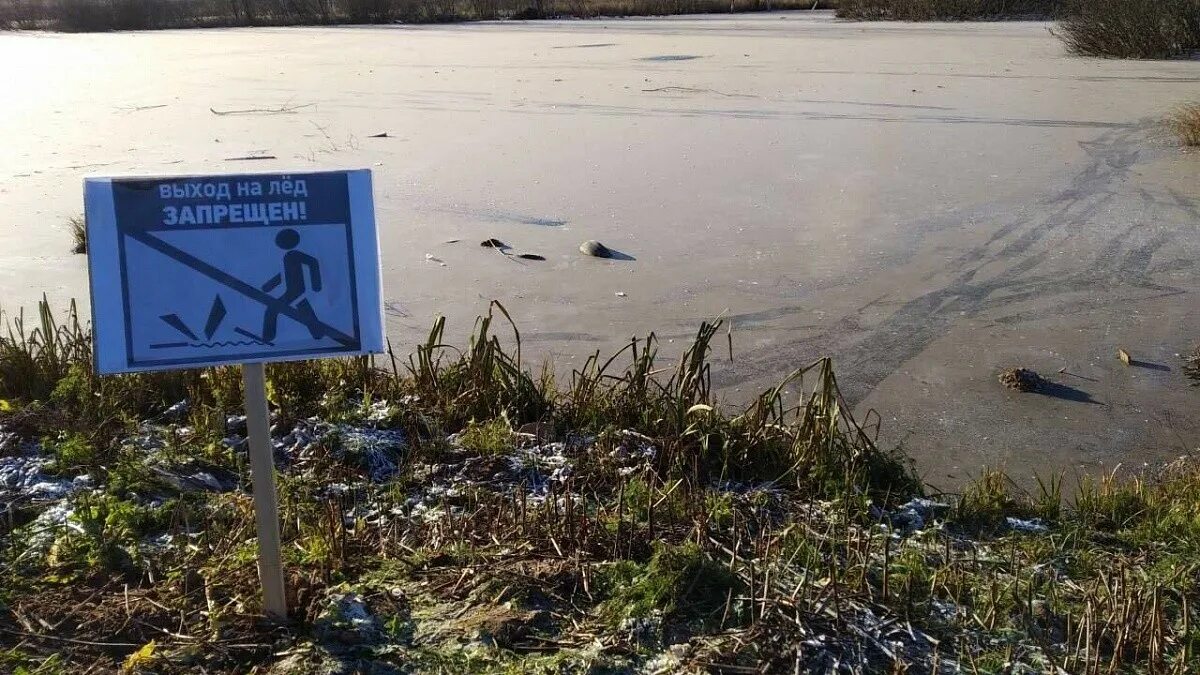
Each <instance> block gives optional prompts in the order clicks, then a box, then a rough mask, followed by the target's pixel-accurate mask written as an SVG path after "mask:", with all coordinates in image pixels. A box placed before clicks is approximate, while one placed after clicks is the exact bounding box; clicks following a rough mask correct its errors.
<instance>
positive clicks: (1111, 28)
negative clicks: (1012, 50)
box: [1056, 0, 1200, 59]
mask: <svg viewBox="0 0 1200 675" xmlns="http://www.w3.org/2000/svg"><path fill="white" fill-rule="evenodd" d="M1056 32H1057V34H1058V36H1059V37H1060V38H1061V39H1062V40H1063V42H1065V43H1066V45H1067V48H1068V49H1069V50H1070V51H1072V52H1074V53H1076V54H1080V55H1083V56H1102V57H1112V58H1123V59H1166V58H1171V57H1176V56H1181V55H1184V54H1187V53H1189V52H1191V51H1193V50H1196V49H1200V0H1071V3H1070V4H1069V6H1068V8H1067V16H1066V17H1064V19H1063V20H1062V22H1061V23H1060V24H1059V27H1058V29H1057V31H1056Z"/></svg>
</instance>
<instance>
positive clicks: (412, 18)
mask: <svg viewBox="0 0 1200 675" xmlns="http://www.w3.org/2000/svg"><path fill="white" fill-rule="evenodd" d="M836 4H837V3H836V2H834V1H833V0H576V1H568V0H461V1H458V0H311V1H310V2H289V1H288V0H230V1H229V2H216V1H214V0H58V1H57V2H55V1H50V2H43V3H20V4H18V3H17V2H15V1H14V0H0V29H5V28H7V29H10V30H47V31H53V32H63V33H98V32H109V31H121V30H173V29H181V28H242V27H280V26H334V25H385V24H396V23H400V24H438V23H466V22H474V21H498V20H499V21H505V20H512V21H526V20H544V19H591V18H622V17H634V16H680V15H688V14H739V13H751V12H772V11H794V10H820V9H826V10H827V9H833V8H835V7H836Z"/></svg>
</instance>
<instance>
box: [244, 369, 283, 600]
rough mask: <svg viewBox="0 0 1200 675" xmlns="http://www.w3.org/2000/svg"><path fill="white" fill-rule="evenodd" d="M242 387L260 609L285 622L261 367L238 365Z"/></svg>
mask: <svg viewBox="0 0 1200 675" xmlns="http://www.w3.org/2000/svg"><path fill="white" fill-rule="evenodd" d="M242 384H243V385H245V388H246V430H247V433H248V435H249V440H250V478H251V480H252V481H253V483H254V516H255V520H256V521H257V523H258V577H259V579H260V580H261V581H262V587H263V609H264V610H265V611H266V614H267V616H268V617H269V618H271V619H274V620H276V621H285V620H287V600H286V599H285V598H284V584H283V561H282V560H281V559H280V555H279V504H278V502H277V501H276V497H275V461H274V459H273V458H272V455H273V450H272V447H271V419H270V416H269V415H270V413H269V411H268V410H267V383H266V376H265V375H264V369H263V364H261V363H246V364H242Z"/></svg>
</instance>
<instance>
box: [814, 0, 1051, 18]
mask: <svg viewBox="0 0 1200 675" xmlns="http://www.w3.org/2000/svg"><path fill="white" fill-rule="evenodd" d="M1062 5H1063V0H840V2H839V3H838V6H837V15H838V16H839V17H841V18H844V19H856V20H860V21H971V20H979V19H1011V18H1031V17H1039V18H1047V17H1052V16H1055V15H1057V13H1058V12H1059V10H1060V9H1061V8H1062Z"/></svg>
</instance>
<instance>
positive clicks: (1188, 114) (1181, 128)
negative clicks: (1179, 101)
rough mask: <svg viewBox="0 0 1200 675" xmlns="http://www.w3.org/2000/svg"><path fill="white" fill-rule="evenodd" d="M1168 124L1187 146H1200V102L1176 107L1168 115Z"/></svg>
mask: <svg viewBox="0 0 1200 675" xmlns="http://www.w3.org/2000/svg"><path fill="white" fill-rule="evenodd" d="M1167 126H1168V128H1170V129H1171V131H1172V132H1174V134H1175V136H1176V137H1177V138H1178V139H1179V142H1180V143H1181V144H1182V145H1184V146H1185V147H1191V148H1195V147H1200V103H1187V104H1184V105H1181V106H1179V107H1178V108H1176V109H1175V111H1174V112H1172V113H1171V114H1170V115H1169V116H1168V117H1167Z"/></svg>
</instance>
